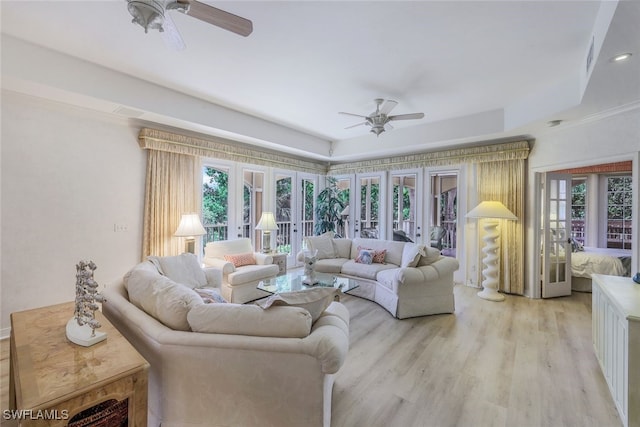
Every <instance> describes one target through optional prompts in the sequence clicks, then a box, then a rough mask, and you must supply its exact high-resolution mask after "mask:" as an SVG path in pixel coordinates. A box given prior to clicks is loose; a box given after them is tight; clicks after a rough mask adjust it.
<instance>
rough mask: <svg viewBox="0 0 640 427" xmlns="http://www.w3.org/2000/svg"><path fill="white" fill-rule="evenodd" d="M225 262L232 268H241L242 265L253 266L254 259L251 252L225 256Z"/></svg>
mask: <svg viewBox="0 0 640 427" xmlns="http://www.w3.org/2000/svg"><path fill="white" fill-rule="evenodd" d="M224 259H225V261H229V262H230V263H232V264H233V266H234V267H242V266H243V265H255V264H256V257H255V255H254V254H253V252H249V253H246V254H233V255H225V256H224Z"/></svg>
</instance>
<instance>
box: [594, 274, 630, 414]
mask: <svg viewBox="0 0 640 427" xmlns="http://www.w3.org/2000/svg"><path fill="white" fill-rule="evenodd" d="M592 279H593V287H592V292H593V293H592V310H591V316H592V325H593V346H594V349H595V352H596V357H597V358H598V362H600V367H601V368H602V373H603V374H604V377H605V379H606V380H607V384H608V385H609V391H610V392H611V397H613V401H614V403H615V405H616V408H617V409H618V413H619V414H620V418H621V419H622V423H623V424H624V425H625V427H639V426H640V285H638V284H636V283H634V282H633V281H632V280H631V278H630V277H618V276H605V275H602V274H593V275H592Z"/></svg>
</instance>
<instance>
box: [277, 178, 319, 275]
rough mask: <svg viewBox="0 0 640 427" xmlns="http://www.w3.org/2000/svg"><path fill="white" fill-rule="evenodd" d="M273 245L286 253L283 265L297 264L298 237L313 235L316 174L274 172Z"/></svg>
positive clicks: (316, 191)
mask: <svg viewBox="0 0 640 427" xmlns="http://www.w3.org/2000/svg"><path fill="white" fill-rule="evenodd" d="M274 182H275V191H274V194H275V204H274V206H275V212H274V213H275V218H276V225H277V226H278V230H277V232H276V242H275V246H274V245H272V247H274V248H275V250H276V251H277V252H280V253H286V254H287V265H289V266H294V265H296V264H297V260H296V254H297V253H298V252H299V251H300V249H301V248H302V240H303V239H304V238H305V237H307V236H312V235H313V224H314V222H315V215H314V211H315V203H316V197H317V194H318V177H317V176H316V175H311V174H305V173H295V172H290V171H276V172H275V180H274Z"/></svg>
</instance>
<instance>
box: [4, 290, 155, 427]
mask: <svg viewBox="0 0 640 427" xmlns="http://www.w3.org/2000/svg"><path fill="white" fill-rule="evenodd" d="M73 311H74V303H73V302H69V303H63V304H58V305H54V306H50V307H44V308H37V309H33V310H26V311H20V312H15V313H11V343H10V346H11V347H10V370H11V372H10V376H9V378H10V384H9V405H10V407H11V410H14V412H13V413H14V414H15V415H14V417H15V418H18V419H19V424H18V425H19V426H29V427H31V426H47V427H58V426H60V427H62V426H65V427H66V426H67V425H69V426H71V427H73V426H85V425H96V424H97V423H99V422H100V421H101V422H105V420H110V422H107V424H105V425H126V426H128V427H146V425H147V386H148V385H147V371H148V368H149V364H148V363H147V361H146V360H145V359H144V358H143V357H142V356H141V355H140V354H139V353H138V352H137V351H136V350H135V349H134V348H133V346H132V345H131V344H130V343H129V342H128V341H127V340H126V339H125V338H124V337H123V336H122V335H121V334H120V332H118V330H117V329H116V328H115V327H114V326H113V325H111V323H109V321H108V320H107V319H106V318H105V317H104V316H103V315H102V313H101V312H99V311H96V319H97V320H98V321H99V322H100V323H101V324H102V327H101V328H100V331H102V332H106V333H107V339H106V340H104V341H102V342H100V343H98V344H95V345H93V346H91V347H82V346H79V345H76V344H73V343H72V342H70V341H69V340H67V337H66V331H65V326H66V324H67V321H68V320H69V319H70V318H72V317H73ZM124 423H126V424H124ZM100 425H103V424H100Z"/></svg>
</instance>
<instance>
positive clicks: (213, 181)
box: [202, 166, 229, 245]
mask: <svg viewBox="0 0 640 427" xmlns="http://www.w3.org/2000/svg"><path fill="white" fill-rule="evenodd" d="M228 198H229V174H228V172H227V171H225V170H222V169H216V168H214V167H211V166H205V167H204V168H203V170H202V221H203V226H204V228H205V230H206V232H207V234H206V235H205V236H204V244H205V245H206V244H207V243H208V242H213V241H216V240H227V239H228V230H227V228H228V224H229V222H228V219H229V214H228V202H227V200H228Z"/></svg>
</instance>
